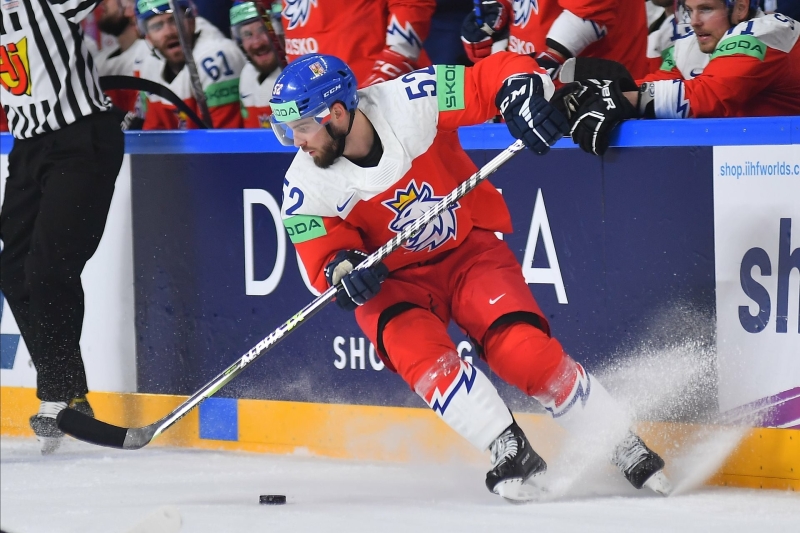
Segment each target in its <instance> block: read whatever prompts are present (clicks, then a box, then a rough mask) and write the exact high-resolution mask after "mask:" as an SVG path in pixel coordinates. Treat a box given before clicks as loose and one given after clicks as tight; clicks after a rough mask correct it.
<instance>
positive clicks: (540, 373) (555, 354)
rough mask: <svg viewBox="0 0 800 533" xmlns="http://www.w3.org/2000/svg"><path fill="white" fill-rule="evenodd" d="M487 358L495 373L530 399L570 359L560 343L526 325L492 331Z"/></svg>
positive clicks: (517, 323) (515, 325)
mask: <svg viewBox="0 0 800 533" xmlns="http://www.w3.org/2000/svg"><path fill="white" fill-rule="evenodd" d="M484 355H485V357H486V361H487V362H488V363H489V366H490V367H491V369H492V370H493V371H495V372H496V373H497V375H499V376H500V377H501V378H503V380H504V381H506V382H507V383H510V384H511V385H514V386H515V387H518V388H519V389H520V390H522V391H523V392H524V393H526V394H528V395H529V396H537V395H538V394H540V393H541V392H542V391H543V390H544V389H545V386H546V384H547V383H548V382H550V380H551V377H552V375H553V373H554V372H556V371H557V369H558V367H559V365H561V364H562V361H563V360H564V358H566V357H567V355H566V354H565V353H564V349H563V348H562V347H561V343H559V342H558V341H557V340H556V339H554V338H552V337H550V336H549V335H547V334H546V333H545V332H544V331H542V330H541V329H539V328H537V327H534V326H533V325H531V324H528V323H524V322H515V323H513V324H506V325H503V326H500V327H496V328H492V329H490V330H489V332H488V333H487V334H486V337H485V340H484Z"/></svg>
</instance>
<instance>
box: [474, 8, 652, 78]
mask: <svg viewBox="0 0 800 533" xmlns="http://www.w3.org/2000/svg"><path fill="white" fill-rule="evenodd" d="M480 6H481V9H480V15H481V16H482V17H483V19H482V20H481V19H479V18H478V15H477V14H476V13H474V12H472V13H470V14H468V15H467V17H466V18H465V19H464V24H463V25H462V27H461V40H462V42H463V44H464V49H465V50H466V52H467V56H468V57H469V58H470V60H472V61H473V62H476V63H477V62H478V61H480V60H481V59H483V58H484V57H487V56H488V55H489V54H491V53H492V45H493V44H494V43H495V42H498V41H499V40H501V39H505V38H507V39H508V50H510V51H511V52H516V53H518V54H533V55H534V57H536V58H537V60H538V61H539V64H540V65H542V66H543V67H544V68H546V69H547V70H548V72H549V73H550V75H551V77H552V78H553V79H555V78H556V77H557V75H558V70H559V67H560V66H561V65H562V64H563V63H564V61H566V60H567V59H569V58H570V57H576V56H586V57H602V58H607V59H613V60H615V61H618V62H620V63H622V64H623V65H625V67H627V69H628V70H629V71H630V72H631V73H633V75H634V77H638V76H644V75H645V74H646V73H647V71H648V68H647V59H646V51H647V18H646V16H645V8H644V3H643V2H642V1H641V0H620V1H616V2H615V1H613V0H601V1H594V0H538V1H537V0H513V6H512V0H482V1H481V3H480ZM512 7H513V9H512Z"/></svg>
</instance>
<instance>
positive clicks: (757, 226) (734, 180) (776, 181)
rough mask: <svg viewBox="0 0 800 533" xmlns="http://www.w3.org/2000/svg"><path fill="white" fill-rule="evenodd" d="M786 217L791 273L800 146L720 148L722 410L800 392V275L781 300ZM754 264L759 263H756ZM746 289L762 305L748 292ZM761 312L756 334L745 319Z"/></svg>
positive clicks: (798, 212)
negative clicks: (782, 315) (781, 302)
mask: <svg viewBox="0 0 800 533" xmlns="http://www.w3.org/2000/svg"><path fill="white" fill-rule="evenodd" d="M781 219H783V220H784V227H786V220H787V219H788V220H789V221H790V223H791V239H790V242H789V243H788V245H787V242H786V240H785V238H786V237H785V235H784V237H783V238H784V244H783V255H784V271H785V265H786V264H787V254H788V253H790V252H792V251H793V252H794V254H795V255H794V257H795V258H797V257H798V256H800V145H788V146H717V147H714V249H715V261H716V266H715V269H716V298H717V355H718V364H719V404H720V409H721V410H723V411H725V410H728V409H731V408H734V407H737V406H741V405H744V404H747V403H750V402H753V401H756V400H759V399H761V398H765V397H767V396H770V395H773V394H777V393H780V392H783V391H786V390H789V389H792V388H794V387H798V386H800V333H798V321H799V320H800V316H798V315H800V309H799V308H800V270H799V269H798V268H794V269H792V270H791V271H790V272H789V283H788V295H786V294H785V291H784V294H778V288H779V287H778V277H779V256H780V253H781V250H780V247H781V246H780V243H781V232H780V227H781ZM754 258H755V259H756V260H757V262H758V265H754V264H752V263H753V259H754ZM795 261H796V262H798V261H800V260H798V259H795ZM743 264H744V267H743ZM765 266H766V268H765ZM767 272H769V274H768V273H767ZM748 276H749V278H748ZM742 279H744V280H745V281H744V282H743V281H742ZM753 282H755V283H753ZM743 283H744V284H745V285H746V286H747V287H748V290H749V291H750V293H751V296H755V298H757V299H754V298H753V297H751V296H748V294H746V293H745V290H744V289H743ZM759 286H760V288H759ZM779 297H780V298H788V314H787V315H786V322H787V328H786V331H785V332H782V331H779V329H781V328H779V327H778V325H777V324H778V319H777V314H778V309H777V302H778V298H779ZM767 299H768V305H767ZM759 302H760V303H761V305H759ZM760 310H761V313H762V317H767V316H768V319H767V320H765V321H764V320H762V322H765V323H764V324H762V325H760V326H759V327H760V331H757V332H752V331H748V330H747V328H746V327H745V325H747V326H748V327H749V328H750V329H751V330H752V329H755V328H754V327H753V326H752V321H750V322H749V323H748V319H747V317H746V316H745V319H744V322H745V324H743V321H742V319H740V313H744V312H746V313H747V315H748V316H752V317H756V316H758V315H759V311H760ZM767 310H768V315H766V312H767Z"/></svg>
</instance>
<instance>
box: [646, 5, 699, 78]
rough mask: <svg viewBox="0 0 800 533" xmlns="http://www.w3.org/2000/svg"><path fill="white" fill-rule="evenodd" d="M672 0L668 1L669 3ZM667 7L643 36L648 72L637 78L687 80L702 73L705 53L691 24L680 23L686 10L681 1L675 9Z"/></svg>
mask: <svg viewBox="0 0 800 533" xmlns="http://www.w3.org/2000/svg"><path fill="white" fill-rule="evenodd" d="M672 2H673V0H669V4H670V6H672ZM670 6H667V7H666V8H665V9H667V11H666V12H667V13H668V16H667V17H666V19H665V20H664V22H663V23H662V25H661V26H660V27H659V28H658V29H657V30H656V31H654V32H652V33H651V34H650V35H649V36H648V38H647V58H648V61H650V73H649V74H648V75H647V76H645V77H644V78H642V80H641V81H655V80H668V79H685V80H690V79H692V78H694V77H696V76H699V75H700V74H702V73H703V69H705V68H706V65H708V61H709V59H710V57H709V54H706V53H703V52H702V51H701V50H700V45H699V43H698V42H697V36H696V35H695V33H694V31H692V26H691V24H688V23H686V22H684V20H685V19H686V10H685V9H684V7H683V3H682V2H681V3H680V4H678V6H677V8H676V9H673V8H672V7H670Z"/></svg>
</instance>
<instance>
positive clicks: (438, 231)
mask: <svg viewBox="0 0 800 533" xmlns="http://www.w3.org/2000/svg"><path fill="white" fill-rule="evenodd" d="M442 198H443V197H442V196H434V194H433V188H431V186H430V185H429V184H428V183H426V182H423V183H422V185H421V186H419V187H417V183H416V181H414V180H411V182H410V183H409V184H408V186H407V187H406V188H405V189H398V190H395V192H394V198H392V199H390V200H385V201H384V202H383V205H385V206H386V207H388V208H389V209H391V210H392V211H393V212H394V213H395V217H394V220H392V221H391V222H390V223H389V229H391V230H392V231H394V232H395V233H400V232H402V231H403V230H404V229H405V228H406V226H408V225H409V224H411V223H412V222H414V221H415V220H417V219H418V218H419V217H421V216H422V214H423V213H425V211H427V210H429V209H430V208H431V207H433V206H434V205H436V204H437V203H438V202H439V200H441V199H442ZM459 207H461V206H460V205H459V204H458V202H456V203H455V204H453V205H451V206H450V207H448V208H447V210H446V211H445V212H444V213H442V214H441V215H440V216H439V218H436V219H434V220H432V221H430V223H428V225H427V226H425V228H424V229H423V230H422V231H421V232H419V233H418V234H417V235H416V236H415V237H413V238H411V239H409V240H408V241H407V242H406V243H405V244H404V245H403V247H404V248H406V249H408V250H411V251H413V252H422V251H424V250H425V249H426V248H427V249H428V251H433V250H435V249H436V248H439V247H440V246H442V245H443V244H444V243H445V242H447V241H448V240H449V239H455V237H456V230H457V228H456V215H455V210H456V209H458V208H459Z"/></svg>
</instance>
